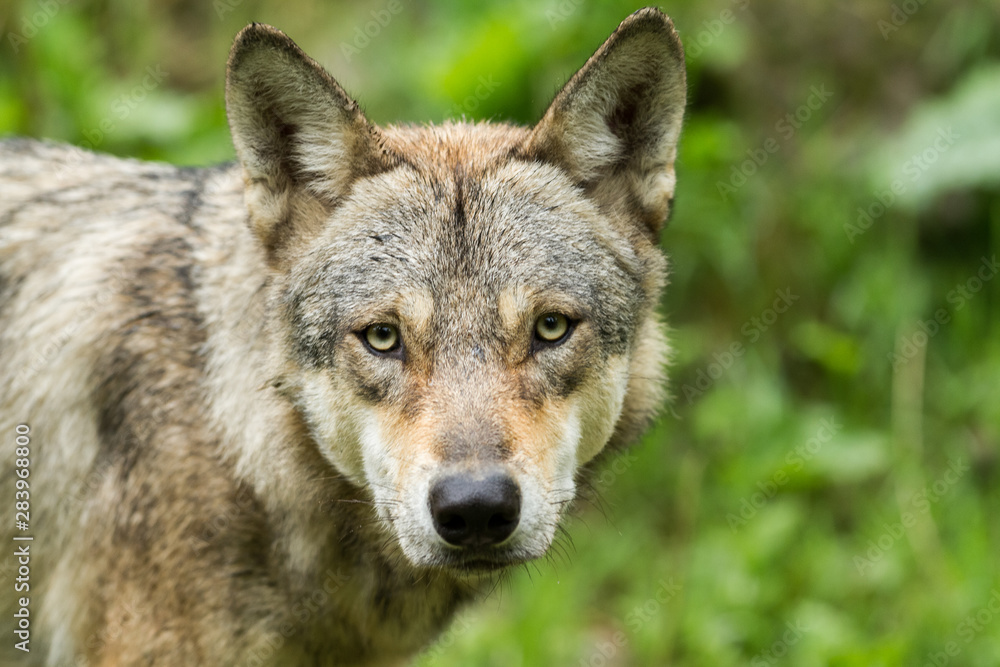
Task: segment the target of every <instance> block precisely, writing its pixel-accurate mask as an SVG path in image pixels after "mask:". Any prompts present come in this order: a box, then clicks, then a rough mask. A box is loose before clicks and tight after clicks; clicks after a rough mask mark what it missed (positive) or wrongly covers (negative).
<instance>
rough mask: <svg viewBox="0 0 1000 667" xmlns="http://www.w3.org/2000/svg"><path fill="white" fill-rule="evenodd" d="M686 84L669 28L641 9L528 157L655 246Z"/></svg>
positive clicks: (670, 187) (576, 81)
mask: <svg viewBox="0 0 1000 667" xmlns="http://www.w3.org/2000/svg"><path fill="white" fill-rule="evenodd" d="M685 79H686V77H685V73H684V51H683V48H682V47H681V41H680V38H679V37H678V36H677V32H676V31H675V30H674V26H673V23H671V21H670V19H669V18H667V16H666V15H665V14H663V13H662V12H661V11H659V10H658V9H655V8H651V7H650V8H646V9H641V10H639V11H637V12H635V13H634V14H632V15H631V16H629V17H628V18H626V19H625V20H624V21H622V23H621V25H620V26H618V29H617V30H615V31H614V33H612V35H611V37H609V38H608V40H607V41H606V42H605V43H604V44H603V45H602V46H601V48H599V49H598V50H597V52H596V53H594V55H593V56H591V57H590V60H588V61H587V63H586V64H585V65H584V66H583V67H582V68H581V69H580V71H579V72H577V73H576V74H575V75H574V76H573V78H572V79H570V80H569V82H568V83H567V84H566V85H565V86H564V87H563V89H562V90H561V91H559V93H558V94H557V95H556V97H555V99H554V100H553V101H552V104H551V105H550V106H549V108H548V110H547V111H546V112H545V115H544V116H543V117H542V119H541V120H540V121H539V122H538V124H537V125H536V126H535V128H534V129H533V130H532V134H531V136H530V138H529V139H528V142H527V144H526V146H525V149H526V153H527V154H528V155H529V156H531V157H534V158H536V159H542V160H547V161H549V162H552V163H554V164H557V165H559V166H561V167H562V168H563V169H565V170H566V171H567V172H568V173H569V174H570V176H571V178H573V180H574V181H575V182H576V183H578V184H579V185H580V186H581V187H583V188H584V189H585V190H586V191H587V193H588V194H589V195H590V196H591V197H592V198H593V199H594V200H595V201H596V202H597V203H598V205H599V206H601V207H602V208H603V209H605V210H606V211H608V212H609V213H613V214H625V215H628V216H629V217H630V218H632V219H638V220H640V221H641V222H642V223H643V226H644V228H645V231H647V232H648V233H649V234H651V235H652V236H653V238H656V237H657V236H658V233H659V231H660V228H661V227H662V225H663V221H664V220H665V219H666V217H667V214H668V213H669V210H670V204H671V202H672V200H673V196H674V183H675V177H674V159H675V157H676V155H677V140H678V137H679V136H680V131H681V121H682V119H683V117H684V105H685V100H686V96H687V95H686V83H685Z"/></svg>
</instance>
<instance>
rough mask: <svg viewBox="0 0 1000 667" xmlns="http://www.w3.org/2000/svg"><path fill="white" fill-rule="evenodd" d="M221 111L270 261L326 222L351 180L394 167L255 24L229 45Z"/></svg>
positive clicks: (336, 97) (311, 65) (267, 29)
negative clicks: (312, 226)
mask: <svg viewBox="0 0 1000 667" xmlns="http://www.w3.org/2000/svg"><path fill="white" fill-rule="evenodd" d="M226 113H227V115H228V117H229V126H230V130H231V132H232V136H233V144H234V145H235V147H236V154H237V155H238V156H239V159H240V162H241V163H242V165H243V177H244V180H245V181H246V186H247V187H246V202H247V208H248V209H249V213H250V226H251V228H252V229H253V231H254V233H255V234H256V235H257V237H258V238H259V239H260V241H261V242H262V243H263V245H264V248H265V250H266V251H267V255H268V259H269V261H272V262H274V261H277V260H276V258H277V257H280V255H281V251H282V248H283V247H285V246H286V245H287V243H288V242H289V241H290V240H291V239H293V238H295V237H296V236H298V235H299V234H300V233H301V232H304V231H307V230H308V228H309V226H310V224H316V221H318V220H322V219H323V218H324V217H325V215H322V213H323V209H326V210H328V209H329V208H330V207H332V206H333V205H335V204H336V202H337V201H338V200H339V199H340V198H342V197H344V196H345V195H346V194H347V193H348V191H349V189H350V185H351V183H352V182H353V181H354V179H356V178H358V177H359V176H364V175H372V174H375V173H379V172H381V171H385V170H387V169H389V168H391V166H393V164H394V163H395V160H394V159H393V156H392V155H390V154H389V153H388V151H386V150H384V148H383V146H382V141H381V137H380V134H379V132H378V129H377V128H376V127H375V126H374V125H372V124H371V123H369V122H368V120H367V119H366V118H365V116H364V114H363V113H362V112H361V110H360V108H358V105H357V103H356V102H355V101H354V100H352V99H351V98H350V97H348V95H347V93H345V92H344V90H343V88H341V87H340V85H339V84H338V83H337V82H336V81H335V80H334V79H333V77H331V76H330V75H329V74H328V73H327V72H326V71H325V70H324V69H323V68H322V67H321V66H320V65H319V64H318V63H317V62H316V61H314V60H312V59H311V58H310V57H309V56H307V55H306V54H305V53H303V52H302V50H301V49H299V47H298V46H297V45H296V44H295V43H294V42H293V41H292V40H291V39H289V38H288V37H287V36H286V35H285V34H284V33H282V32H281V31H280V30H277V29H275V28H272V27H271V26H268V25H263V24H260V23H254V24H251V25H249V26H247V27H246V28H244V29H243V30H242V31H241V32H240V33H239V35H237V36H236V40H235V42H234V43H233V48H232V50H231V51H230V54H229V65H228V68H227V73H226Z"/></svg>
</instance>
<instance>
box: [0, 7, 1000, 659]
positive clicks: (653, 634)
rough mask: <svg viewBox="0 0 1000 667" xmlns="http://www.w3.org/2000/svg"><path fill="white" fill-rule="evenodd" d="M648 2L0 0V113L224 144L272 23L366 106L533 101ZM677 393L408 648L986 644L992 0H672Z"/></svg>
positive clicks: (885, 652)
mask: <svg viewBox="0 0 1000 667" xmlns="http://www.w3.org/2000/svg"><path fill="white" fill-rule="evenodd" d="M639 6H641V5H638V4H634V3H630V2H621V1H605V2H596V1H591V0H516V1H514V2H499V1H485V0H484V1H479V2H475V3H473V2H464V1H463V2H458V1H456V0H452V1H441V2H430V1H418V0H371V1H370V2H351V3H347V2H341V3H336V2H329V3H322V2H317V1H315V0H211V1H209V0H199V1H195V0H161V1H158V2H156V1H152V0H144V1H135V0H92V1H85V0H80V1H74V2H64V1H63V0H29V1H22V0H6V1H5V2H4V3H3V4H0V36H2V44H0V133H4V134H6V133H16V134H21V135H28V136H36V137H46V138H51V139H56V140H61V141H67V142H72V143H75V144H78V145H81V146H85V147H88V148H92V149H94V150H98V151H105V152H110V153H114V154H118V155H123V156H133V157H140V158H145V159H155V160H167V161H170V162H175V163H180V164H192V165H203V164H212V163H215V162H219V161H227V160H231V159H233V156H234V153H233V149H232V146H231V144H230V139H229V134H228V130H227V127H226V120H225V110H224V106H223V81H224V70H225V62H226V55H227V52H228V48H229V44H230V42H231V40H232V38H233V36H234V35H235V33H236V32H237V31H238V30H239V29H240V28H241V27H242V26H244V25H245V24H247V23H248V22H250V21H262V22H267V23H271V24H273V25H276V26H278V27H280V28H281V29H282V30H284V31H285V32H286V33H288V34H289V35H290V36H291V37H292V38H293V39H295V40H296V41H297V42H298V43H299V44H300V45H301V46H302V47H303V48H304V49H305V50H306V52H308V53H309V54H311V55H312V56H313V57H314V58H316V59H317V60H318V61H320V62H321V63H323V64H324V65H325V66H326V67H327V68H328V69H329V70H330V71H331V72H332V73H333V75H334V76H335V77H336V78H337V79H338V80H339V81H340V82H341V83H342V84H343V85H344V86H345V88H346V89H347V90H348V91H349V92H350V93H352V94H353V95H354V96H355V97H356V98H357V99H358V100H359V101H360V102H361V103H362V105H363V106H364V108H365V109H366V110H367V113H368V115H369V116H370V117H371V118H372V119H373V120H375V121H377V122H380V123H390V122H416V123H423V122H437V121H441V120H443V119H445V118H458V117H462V116H464V117H466V118H468V119H495V120H511V121H515V122H519V123H532V122H534V121H535V120H536V119H537V118H538V117H539V116H540V114H541V113H542V111H543V110H544V108H545V106H546V105H547V103H548V101H549V100H550V99H551V97H552V95H553V94H554V93H555V92H556V91H557V90H558V88H559V87H560V86H561V85H562V83H563V82H564V81H565V80H566V79H567V78H568V77H569V76H570V75H571V74H572V73H573V72H574V71H575V70H576V69H577V68H578V67H579V66H580V65H581V64H582V63H583V62H584V60H585V59H586V58H587V57H588V56H589V55H590V53H592V52H593V50H594V49H596V48H597V47H598V46H599V45H600V44H601V42H602V41H603V40H604V39H605V38H606V37H607V36H608V34H609V33H610V32H611V31H612V30H613V29H614V28H615V26H617V24H618V23H619V21H621V19H623V18H624V17H625V16H626V15H627V14H629V13H630V12H632V11H633V10H634V9H636V8H638V7H639ZM663 9H664V10H665V11H666V12H667V13H668V14H670V15H671V16H672V17H673V19H674V21H675V23H676V25H677V28H678V30H679V32H680V34H681V37H682V39H683V40H684V43H685V47H686V50H687V59H688V72H689V75H688V76H689V79H688V80H689V108H688V115H687V120H686V125H685V131H684V135H683V138H682V144H681V150H680V163H679V166H678V180H679V190H678V197H677V206H676V212H675V214H674V217H673V220H672V222H671V223H670V225H669V227H668V228H667V229H666V230H665V231H664V232H663V237H662V242H663V247H664V248H665V249H666V250H667V252H668V254H669V256H670V258H671V264H672V281H671V285H670V287H669V289H668V292H667V294H666V297H665V299H664V303H663V311H664V313H665V314H666V316H667V318H668V320H669V322H670V323H671V326H672V328H673V340H674V344H675V347H676V352H675V356H674V360H673V366H672V390H673V394H674V400H673V402H672V404H671V405H670V406H668V407H667V408H665V409H664V412H663V416H662V418H661V419H660V421H659V422H658V424H657V426H656V427H655V428H654V429H653V430H652V431H651V432H650V433H649V434H648V435H647V437H645V438H644V440H643V441H642V442H641V443H640V444H639V445H638V446H637V447H636V448H635V449H634V450H632V451H631V452H629V453H628V454H627V455H625V456H623V457H622V458H620V459H618V460H617V461H616V462H615V463H614V465H612V466H610V467H608V468H606V469H605V470H604V471H603V473H602V475H601V476H600V477H599V478H598V480H597V482H596V486H597V488H598V490H599V491H600V492H601V502H600V503H598V504H597V506H594V507H591V506H587V507H585V508H584V509H583V511H582V512H581V514H580V516H579V517H577V518H575V519H573V520H572V521H571V522H570V530H569V532H570V534H571V535H572V543H570V542H569V541H568V540H567V541H565V542H563V543H562V544H561V545H560V548H559V549H558V550H557V553H555V554H554V555H553V557H552V558H551V559H550V560H549V561H545V562H540V563H538V564H537V566H532V567H529V568H526V570H525V571H519V572H517V573H516V574H515V575H514V577H513V578H512V581H511V582H510V583H509V585H506V586H504V587H502V589H501V590H498V591H497V592H496V593H494V595H493V596H492V597H491V598H489V599H488V600H487V601H486V602H485V603H484V604H480V605H478V606H476V607H473V608H470V609H469V610H468V611H466V612H464V613H463V614H462V615H461V616H460V617H459V618H458V619H457V621H456V623H455V624H454V625H453V626H452V628H451V629H450V630H449V631H448V632H447V633H446V634H445V635H444V636H443V637H442V638H441V640H440V641H439V643H438V644H437V645H436V646H434V647H431V648H430V649H429V650H428V651H427V652H426V654H425V655H424V656H422V657H421V659H420V660H419V662H418V664H419V665H421V666H422V667H431V666H435V667H457V666H460V665H461V666H468V665H477V666H478V665H496V666H503V667H512V666H513V667H516V666H518V665H525V666H534V665H545V666H548V665H556V666H563V665H565V666H572V667H576V666H581V667H614V666H620V665H641V666H651V665H657V666H658V665H675V666H700V665H747V664H749V665H752V666H753V667H759V666H761V665H779V664H785V665H797V666H811V665H836V666H845V667H846V666H849V665H850V666H855V665H856V666H864V667H871V666H876V665H885V666H889V665H915V666H924V665H933V666H935V667H941V666H943V665H970V666H982V667H995V666H996V665H998V664H1000V484H998V481H1000V469H998V454H1000V313H998V307H1000V279H997V273H998V272H1000V265H998V263H997V261H998V256H1000V5H998V3H997V2H996V1H995V0H992V1H977V0H953V1H951V2H947V3H942V2H927V1H926V0H896V1H895V2H861V1H855V2H849V1H840V2H820V1H819V0H811V1H801V0H775V1H773V2H767V3H764V2H757V1H756V0H703V1H700V2H697V3H696V2H687V1H682V0H677V1H675V2H672V3H670V4H669V5H667V6H664V7H663Z"/></svg>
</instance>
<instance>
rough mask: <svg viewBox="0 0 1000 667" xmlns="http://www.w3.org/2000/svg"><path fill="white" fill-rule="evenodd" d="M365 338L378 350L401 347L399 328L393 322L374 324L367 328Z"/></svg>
mask: <svg viewBox="0 0 1000 667" xmlns="http://www.w3.org/2000/svg"><path fill="white" fill-rule="evenodd" d="M364 340H365V342H366V343H368V347H370V348H371V349H372V350H374V351H376V352H392V351H393V350H395V349H396V348H397V347H399V330H398V329H396V327H394V326H392V325H391V324H382V323H379V324H373V325H371V326H369V327H368V328H367V329H365V332H364Z"/></svg>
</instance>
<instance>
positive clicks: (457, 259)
mask: <svg viewBox="0 0 1000 667" xmlns="http://www.w3.org/2000/svg"><path fill="white" fill-rule="evenodd" d="M525 134H526V131H525V130H524V129H523V128H519V127H514V126H506V125H492V124H479V125H470V124H457V123H449V124H446V125H443V126H430V127H421V128H396V127H390V128H385V129H384V141H386V143H388V144H389V145H390V146H391V147H392V148H393V149H395V151H394V152H397V154H404V155H406V156H407V159H406V161H405V162H401V163H400V164H398V165H396V166H394V167H392V168H390V169H388V170H386V171H382V172H380V173H377V174H373V175H368V176H366V177H364V178H361V179H358V180H357V181H356V182H355V183H354V184H353V186H352V190H351V192H350V194H349V195H348V196H347V197H346V198H344V199H343V200H342V201H341V202H339V204H338V205H337V206H336V207H335V208H334V210H333V211H331V212H330V214H329V216H328V217H327V219H326V220H325V221H324V222H323V224H322V228H321V231H320V233H319V234H318V236H317V238H316V239H315V240H314V241H313V242H312V243H311V244H310V248H309V250H308V252H306V253H304V254H303V256H302V259H301V260H300V261H298V262H296V264H295V266H294V267H292V269H291V271H290V272H289V276H288V280H287V283H286V285H285V288H284V290H283V297H282V300H283V302H284V307H285V308H287V309H288V310H289V311H290V312H289V315H290V316H291V319H292V321H294V322H295V323H296V326H295V328H294V333H293V335H294V336H295V338H296V340H295V344H296V347H297V348H298V349H299V350H300V352H302V353H305V354H304V356H305V357H306V358H308V359H310V360H312V361H313V362H315V363H318V362H320V360H326V361H328V362H329V361H332V358H333V352H334V350H333V347H335V346H336V344H338V343H339V341H340V340H342V339H343V337H344V336H346V335H348V334H349V333H351V332H352V331H356V330H358V329H359V328H362V327H364V326H366V325H368V324H372V323H375V322H377V321H380V319H388V320H390V321H392V320H397V323H399V324H401V325H403V326H406V325H408V324H410V322H407V321H405V320H407V319H408V317H407V316H408V314H409V313H411V312H413V311H418V312H419V314H420V315H421V317H422V318H423V319H425V320H427V322H426V324H428V325H429V326H430V327H431V328H432V329H433V330H434V331H435V338H436V339H438V340H448V341H450V342H452V343H456V342H461V341H463V340H464V341H465V342H466V343H468V344H469V345H473V346H480V347H482V346H484V345H490V344H500V345H502V344H505V343H509V341H508V340H506V339H505V335H504V334H510V333H514V334H516V333H517V332H516V331H514V332H512V331H511V329H512V328H513V329H515V330H516V329H518V328H522V327H523V325H524V321H521V320H522V318H528V319H530V318H531V317H537V316H538V315H540V314H542V313H543V312H547V311H558V312H561V313H563V314H566V315H567V316H570V317H572V318H575V319H585V320H587V321H588V322H589V323H590V324H592V325H593V326H594V327H595V329H596V331H597V333H598V338H599V342H600V346H601V348H602V349H603V351H604V352H605V353H606V354H621V353H623V352H625V351H626V349H627V347H628V346H629V344H630V343H631V340H632V337H633V332H634V329H635V327H636V319H637V317H638V316H639V315H640V313H641V311H642V310H643V307H642V306H643V304H644V302H645V301H646V299H647V297H648V296H649V294H648V292H649V290H650V289H651V288H652V287H653V285H652V284H651V283H656V282H657V280H656V274H657V273H659V270H660V269H661V267H660V266H658V265H657V261H656V260H657V259H660V260H661V261H662V255H660V254H659V253H649V252H646V253H644V252H642V249H641V248H639V247H637V245H648V246H650V248H652V245H651V244H650V243H649V242H648V241H647V240H645V239H642V238H635V237H634V236H632V237H630V236H629V234H628V226H627V225H625V224H622V225H620V226H619V225H617V224H616V223H615V221H614V219H613V218H612V217H610V216H608V215H606V214H605V213H604V212H602V211H601V210H599V209H598V208H597V207H596V206H595V205H594V203H593V202H592V201H591V200H590V199H589V198H588V197H586V195H585V192H584V189H583V188H582V187H581V186H579V185H578V184H575V183H573V182H572V181H571V179H570V178H569V176H568V175H567V174H566V173H565V172H564V171H563V170H562V169H560V168H559V167H558V166H555V165H552V164H550V163H548V162H546V161H543V160H537V159H532V158H531V157H530V156H525V155H523V154H522V153H521V151H520V145H521V141H522V140H523V138H524V136H525ZM511 320H514V321H511ZM441 334H445V335H446V336H445V337H444V338H441ZM447 334H451V335H450V336H449V335H447ZM315 363H314V364H313V365H315Z"/></svg>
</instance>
